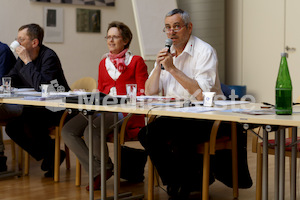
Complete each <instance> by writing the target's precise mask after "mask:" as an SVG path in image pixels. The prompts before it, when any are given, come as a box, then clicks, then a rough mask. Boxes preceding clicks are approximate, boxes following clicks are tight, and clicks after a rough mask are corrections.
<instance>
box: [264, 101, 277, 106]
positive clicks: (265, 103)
mask: <svg viewBox="0 0 300 200" xmlns="http://www.w3.org/2000/svg"><path fill="white" fill-rule="evenodd" d="M262 104H264V105H266V106H272V107H275V105H273V104H270V103H267V102H262Z"/></svg>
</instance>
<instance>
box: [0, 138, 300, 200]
mask: <svg viewBox="0 0 300 200" xmlns="http://www.w3.org/2000/svg"><path fill="white" fill-rule="evenodd" d="M128 146H133V147H140V144H139V143H138V142H130V143H129V144H128ZM109 147H110V149H111V148H112V145H109ZM111 152H112V151H111ZM5 154H6V155H7V157H8V158H9V161H8V164H9V167H10V168H11V167H13V165H12V161H11V151H10V145H6V151H5ZM248 163H249V167H250V173H251V176H252V179H253V183H254V184H253V186H252V187H251V188H250V189H240V190H239V199H240V200H253V199H255V176H256V173H255V169H256V154H254V153H252V152H251V136H249V137H248ZM40 164H41V162H37V161H35V160H34V159H31V160H30V175H29V176H21V177H10V178H5V179H0V199H1V200H2V199H5V200H32V199H43V200H46V199H47V200H65V199H72V200H76V199H78V200H79V199H89V193H88V192H87V191H86V190H85V186H86V185H87V183H88V176H87V174H86V173H85V172H83V174H82V185H81V186H80V187H76V186H75V157H74V155H73V154H72V153H71V169H70V170H66V168H65V163H63V164H62V166H61V181H60V182H58V183H54V182H53V180H52V179H51V178H44V177H43V174H44V172H43V171H42V170H41V169H40ZM298 165H299V164H298ZM269 168H270V175H269V178H270V181H269V182H270V184H269V199H274V197H273V157H272V156H270V167H269ZM286 169H288V164H287V166H286ZM298 169H299V167H298ZM298 169H297V173H298V174H299V170H298ZM286 171H287V173H286V177H288V170H286ZM145 177H146V179H145V181H144V183H138V184H130V183H128V182H126V181H122V183H121V192H128V191H131V192H133V194H145V199H147V166H146V168H145ZM298 179H299V178H297V180H298ZM297 184H299V182H298V181H297ZM299 188H300V187H299V185H298V186H297V193H299ZM107 189H108V195H112V193H113V178H111V179H109V180H108V182H107ZM100 195H101V193H100V191H97V192H95V199H100ZM286 196H287V197H286V199H289V180H288V178H287V181H286ZM297 196H298V199H299V195H297ZM155 199H157V200H158V199H160V200H165V199H168V195H167V194H166V192H165V190H164V189H163V187H162V188H159V187H157V188H155ZM192 199H200V195H199V194H197V193H196V194H194V195H193V197H192ZM210 199H211V200H231V199H233V197H232V189H231V188H228V187H226V186H225V185H223V184H222V183H220V182H218V181H216V182H214V183H213V184H212V185H211V186H210Z"/></svg>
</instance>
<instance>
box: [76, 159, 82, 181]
mask: <svg viewBox="0 0 300 200" xmlns="http://www.w3.org/2000/svg"><path fill="white" fill-rule="evenodd" d="M75 185H76V186H80V185H81V164H80V162H79V160H78V158H76V177H75Z"/></svg>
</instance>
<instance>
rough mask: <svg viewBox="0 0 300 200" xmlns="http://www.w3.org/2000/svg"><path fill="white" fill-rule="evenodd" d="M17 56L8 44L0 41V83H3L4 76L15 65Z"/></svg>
mask: <svg viewBox="0 0 300 200" xmlns="http://www.w3.org/2000/svg"><path fill="white" fill-rule="evenodd" d="M15 63H16V57H15V56H14V54H13V53H12V52H11V50H10V49H9V47H8V46H7V44H4V43H1V42H0V84H2V77H3V76H4V75H6V74H8V72H9V71H10V70H11V69H12V68H13V67H14V65H15Z"/></svg>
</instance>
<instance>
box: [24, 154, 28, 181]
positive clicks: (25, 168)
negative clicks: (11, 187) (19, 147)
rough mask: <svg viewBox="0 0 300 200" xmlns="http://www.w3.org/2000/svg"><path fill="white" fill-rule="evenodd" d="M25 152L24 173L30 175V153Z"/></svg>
mask: <svg viewBox="0 0 300 200" xmlns="http://www.w3.org/2000/svg"><path fill="white" fill-rule="evenodd" d="M24 154H25V159H24V160H25V163H24V175H26V176H27V175H29V153H27V151H24Z"/></svg>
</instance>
